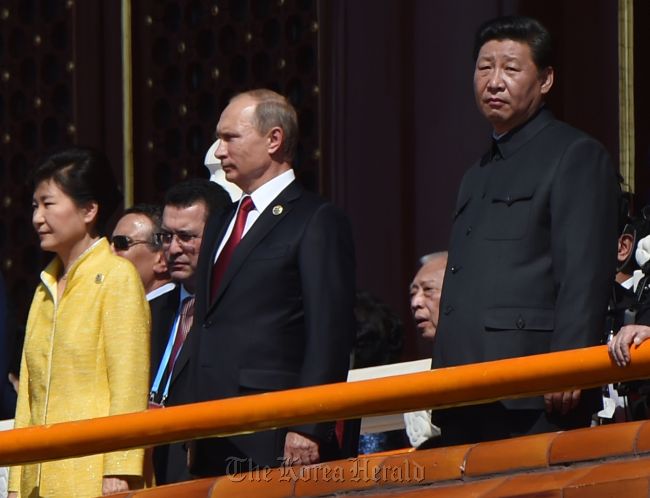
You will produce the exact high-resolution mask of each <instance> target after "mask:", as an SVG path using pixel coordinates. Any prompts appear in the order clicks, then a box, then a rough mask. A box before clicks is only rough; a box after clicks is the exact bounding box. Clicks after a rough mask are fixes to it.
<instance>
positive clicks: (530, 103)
mask: <svg viewBox="0 0 650 498" xmlns="http://www.w3.org/2000/svg"><path fill="white" fill-rule="evenodd" d="M552 85H553V69H552V68H546V69H544V70H542V71H541V72H540V71H539V69H538V67H537V66H536V65H535V62H534V61H533V56H532V53H531V50H530V46H529V45H528V44H527V43H521V42H518V41H514V40H490V41H488V42H486V43H485V44H484V45H483V46H482V47H481V51H480V52H479V54H478V58H477V59H476V67H475V69H474V96H475V97H476V104H477V105H478V108H479V110H480V111H481V113H483V115H484V116H485V117H486V118H487V120H488V121H489V122H490V123H491V124H492V126H493V127H494V130H495V132H496V133H498V134H502V133H506V132H508V131H510V130H512V129H513V128H515V127H516V126H519V125H520V124H523V123H524V122H526V121H527V120H528V119H529V118H530V117H531V116H532V115H533V114H534V113H535V112H536V111H537V109H539V107H540V105H541V102H542V98H543V97H544V95H546V94H547V93H548V91H549V90H550V89H551V86H552Z"/></svg>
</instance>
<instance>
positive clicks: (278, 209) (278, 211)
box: [273, 204, 284, 216]
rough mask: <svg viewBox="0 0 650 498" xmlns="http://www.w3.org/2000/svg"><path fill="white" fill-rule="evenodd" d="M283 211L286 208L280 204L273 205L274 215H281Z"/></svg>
mask: <svg viewBox="0 0 650 498" xmlns="http://www.w3.org/2000/svg"><path fill="white" fill-rule="evenodd" d="M282 211H284V208H283V207H282V206H281V205H280V204H278V205H277V206H273V216H280V215H281V214H282Z"/></svg>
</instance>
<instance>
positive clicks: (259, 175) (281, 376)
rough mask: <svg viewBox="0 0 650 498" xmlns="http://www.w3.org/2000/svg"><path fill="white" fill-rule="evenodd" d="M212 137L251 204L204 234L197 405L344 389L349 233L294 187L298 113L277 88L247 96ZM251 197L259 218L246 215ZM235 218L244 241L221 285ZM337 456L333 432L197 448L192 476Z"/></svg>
mask: <svg viewBox="0 0 650 498" xmlns="http://www.w3.org/2000/svg"><path fill="white" fill-rule="evenodd" d="M217 135H218V137H219V138H220V139H221V145H220V146H219V147H218V149H217V150H216V153H215V155H216V156H217V158H219V159H220V160H221V164H222V167H223V170H224V172H225V174H226V179H228V180H229V181H232V182H233V183H235V184H237V185H238V186H239V187H240V188H241V189H242V190H243V192H244V196H243V197H242V200H241V201H240V202H239V203H236V204H235V205H234V206H233V210H232V211H231V212H229V213H227V214H226V215H225V216H222V217H220V218H215V217H212V218H211V219H210V220H209V221H208V224H207V226H206V230H205V233H204V238H203V245H202V247H201V254H200V257H199V266H198V271H197V278H198V281H197V291H196V310H195V315H194V328H193V329H192V333H191V334H190V339H191V344H192V350H191V356H190V358H189V363H190V364H191V365H192V373H193V375H194V382H193V384H194V386H195V392H196V401H205V400H213V399H222V398H229V397H233V396H242V395H247V394H256V393H263V392H268V391H279V390H285V389H292V388H298V387H304V386H312V385H317V384H325V383H332V382H340V381H345V379H346V375H347V369H348V363H349V354H350V348H351V344H352V340H353V337H354V315H353V305H354V287H355V285H354V273H355V266H354V248H353V242H352V235H351V230H350V226H349V223H348V221H347V219H346V217H345V216H344V215H343V213H342V212H341V211H339V210H338V209H337V208H336V207H334V206H333V205H332V204H330V203H328V202H326V201H324V200H323V199H321V198H320V197H318V196H317V195H314V194H312V193H309V192H307V191H305V190H304V189H303V188H302V187H301V186H300V184H299V183H298V182H297V181H296V180H295V176H294V173H293V169H292V167H291V162H292V160H293V156H294V154H295V148H296V140H297V118H296V112H295V110H294V109H293V107H292V106H291V104H290V103H289V102H288V101H287V100H286V99H285V98H284V97H282V96H281V95H278V94H276V93H275V92H272V91H270V90H254V91H250V92H246V93H243V94H240V95H238V96H236V97H234V98H233V99H232V100H231V101H230V103H229V105H228V106H227V107H226V109H225V110H224V111H223V113H222V115H221V118H220V120H219V123H218V126H217ZM248 196H250V199H251V200H252V202H253V208H252V210H251V211H250V212H249V213H248V215H247V216H244V215H243V213H242V214H241V215H240V213H239V211H240V207H241V205H243V204H244V202H249V201H244V199H245V198H246V197H248ZM244 211H245V210H244ZM240 216H243V219H245V220H246V221H245V228H244V230H243V237H242V238H241V239H240V242H239V243H238V245H236V247H235V249H234V251H233V252H232V253H231V254H232V256H231V257H230V258H229V262H228V263H227V265H226V266H225V272H224V273H223V276H222V277H221V278H219V279H218V282H214V281H213V270H214V266H215V261H217V263H218V264H222V263H219V261H218V258H221V257H223V254H226V253H227V252H228V251H227V250H225V249H224V247H227V246H229V242H227V241H228V240H229V239H230V238H231V237H232V233H233V232H236V231H237V230H236V227H235V225H236V224H237V223H235V220H239V219H240ZM238 240H239V239H238ZM186 351H187V352H189V348H188V349H187V350H186ZM336 446H337V445H336V438H335V434H334V424H333V423H320V424H305V425H301V426H297V427H291V428H289V429H278V430H275V431H265V432H261V433H255V434H251V435H247V436H238V437H229V438H215V439H208V440H198V441H196V442H195V444H194V445H193V450H192V460H193V464H192V467H191V471H192V472H193V473H194V474H195V475H200V476H207V475H219V474H224V473H231V472H237V471H245V470H249V468H251V466H278V465H279V464H281V463H282V461H283V460H285V461H290V462H292V463H303V464H307V463H314V462H318V461H322V460H324V459H328V458H332V457H334V456H336V453H335V449H336Z"/></svg>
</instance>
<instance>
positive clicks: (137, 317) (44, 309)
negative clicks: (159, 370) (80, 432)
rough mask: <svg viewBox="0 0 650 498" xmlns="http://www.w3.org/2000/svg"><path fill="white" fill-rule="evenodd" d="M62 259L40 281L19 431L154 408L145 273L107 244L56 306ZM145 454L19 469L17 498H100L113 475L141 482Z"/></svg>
mask: <svg viewBox="0 0 650 498" xmlns="http://www.w3.org/2000/svg"><path fill="white" fill-rule="evenodd" d="M60 271H61V262H60V260H59V259H58V258H56V259H55V260H54V261H52V262H51V263H50V264H49V265H48V266H47V268H46V269H45V270H44V271H43V272H42V273H41V283H40V284H39V285H38V287H37V288H36V292H35V294H34V299H33V301H32V305H31V308H30V310H29V317H28V319H27V329H26V332H25V345H24V348H23V356H22V364H21V369H20V388H19V392H18V406H17V409H16V427H26V426H32V425H42V424H54V423H57V422H68V421H72V420H80V419H89V418H95V417H104V416H107V415H114V414H118V413H128V412H135V411H141V410H145V409H146V408H147V393H148V387H149V386H148V380H149V371H148V370H149V331H150V311H149V305H148V303H147V301H146V299H145V296H144V289H143V287H142V282H141V280H140V276H139V275H138V273H137V271H136V270H135V268H134V267H133V265H132V264H131V263H130V262H128V261H127V260H125V259H123V258H120V257H119V256H115V255H114V254H112V253H111V251H110V247H109V245H108V242H107V241H106V239H103V238H102V239H100V240H99V241H98V242H96V243H95V244H93V246H92V247H90V248H89V249H87V250H86V251H85V252H84V253H83V254H82V255H81V256H80V257H79V258H78V259H77V261H76V262H75V263H74V264H73V265H72V266H71V268H70V270H69V271H68V275H67V277H66V278H67V283H66V288H65V290H64V292H63V296H62V297H61V300H60V302H57V297H56V296H57V278H56V277H57V275H58V274H59V273H60ZM142 465H143V450H140V449H138V450H129V451H117V452H115V453H107V454H104V455H93V456H88V457H82V458H74V459H68V460H59V461H54V462H46V463H43V464H35V465H25V466H22V467H14V468H12V469H11V474H10V479H9V489H10V490H12V491H18V490H19V489H20V495H19V496H22V497H24V498H27V497H29V498H31V497H35V496H46V497H48V498H54V497H66V498H70V497H87V496H88V497H90V496H101V494H102V478H103V476H105V475H132V476H139V475H142Z"/></svg>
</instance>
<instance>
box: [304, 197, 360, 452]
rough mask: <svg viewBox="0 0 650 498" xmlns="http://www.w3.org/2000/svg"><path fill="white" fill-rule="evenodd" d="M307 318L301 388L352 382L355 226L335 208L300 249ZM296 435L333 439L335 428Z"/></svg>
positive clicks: (325, 212)
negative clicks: (353, 238) (350, 375)
mask: <svg viewBox="0 0 650 498" xmlns="http://www.w3.org/2000/svg"><path fill="white" fill-rule="evenodd" d="M299 265H300V275H301V283H302V294H303V295H302V299H303V307H304V315H305V335H306V340H305V356H304V361H303V366H302V370H301V374H300V385H301V386H312V385H318V384H327V383H332V382H343V381H345V380H346V377H347V371H348V367H349V361H350V350H351V347H352V343H353V340H354V334H355V323H354V296H355V259H354V244H353V242H352V233H351V229H350V225H349V222H348V220H347V219H346V218H345V216H344V215H343V214H342V213H341V212H340V211H339V210H338V209H337V208H335V207H334V206H333V205H331V204H324V205H322V206H320V207H319V209H318V210H317V211H316V213H315V214H314V216H313V217H312V219H311V220H310V222H309V224H308V225H307V228H306V231H305V234H304V236H303V239H302V242H301V244H300V249H299ZM291 430H293V431H296V432H302V433H305V434H309V435H311V436H315V437H317V438H319V439H321V440H326V439H329V438H330V437H331V436H332V433H333V424H311V425H303V426H299V427H293V428H291Z"/></svg>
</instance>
